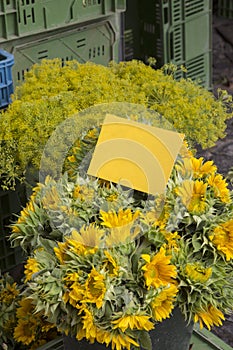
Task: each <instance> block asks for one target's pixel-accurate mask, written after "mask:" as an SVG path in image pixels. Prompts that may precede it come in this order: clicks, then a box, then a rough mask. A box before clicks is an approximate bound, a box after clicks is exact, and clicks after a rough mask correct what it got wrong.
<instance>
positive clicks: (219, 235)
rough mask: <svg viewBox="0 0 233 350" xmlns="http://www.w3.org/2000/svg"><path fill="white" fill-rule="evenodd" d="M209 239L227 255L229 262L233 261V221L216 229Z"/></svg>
mask: <svg viewBox="0 0 233 350" xmlns="http://www.w3.org/2000/svg"><path fill="white" fill-rule="evenodd" d="M209 238H210V240H211V241H212V242H213V244H214V245H215V246H216V247H217V249H218V250H219V251H221V252H223V253H224V254H225V255H226V259H227V261H229V260H230V259H233V220H230V221H227V222H225V223H223V224H221V225H219V226H217V227H215V229H214V231H213V234H211V235H210V236H209Z"/></svg>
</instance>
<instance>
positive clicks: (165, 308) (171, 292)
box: [151, 284, 178, 322]
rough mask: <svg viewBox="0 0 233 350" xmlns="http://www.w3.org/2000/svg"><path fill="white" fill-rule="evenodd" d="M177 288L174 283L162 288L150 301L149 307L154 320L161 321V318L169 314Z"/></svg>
mask: <svg viewBox="0 0 233 350" xmlns="http://www.w3.org/2000/svg"><path fill="white" fill-rule="evenodd" d="M177 293H178V289H177V287H176V286H175V285H174V284H171V285H170V286H169V287H168V288H165V289H163V290H162V291H161V292H160V293H159V294H158V295H157V296H156V297H155V298H154V299H153V301H152V303H151V308H152V312H153V317H154V319H155V320H156V321H159V322H161V321H162V320H163V319H166V318H168V317H170V316H169V315H170V314H171V312H172V309H173V308H174V301H175V298H176V295H177Z"/></svg>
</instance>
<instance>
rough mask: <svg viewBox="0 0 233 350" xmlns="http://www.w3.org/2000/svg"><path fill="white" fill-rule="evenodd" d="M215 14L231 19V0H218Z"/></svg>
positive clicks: (232, 4) (232, 16)
mask: <svg viewBox="0 0 233 350" xmlns="http://www.w3.org/2000/svg"><path fill="white" fill-rule="evenodd" d="M217 16H220V17H224V18H229V19H233V0H218V3H217Z"/></svg>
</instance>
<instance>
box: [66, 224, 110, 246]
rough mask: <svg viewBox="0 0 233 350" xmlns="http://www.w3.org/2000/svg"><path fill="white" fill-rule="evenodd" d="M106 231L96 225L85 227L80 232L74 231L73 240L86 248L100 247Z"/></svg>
mask: <svg viewBox="0 0 233 350" xmlns="http://www.w3.org/2000/svg"><path fill="white" fill-rule="evenodd" d="M104 234H105V231H104V230H103V229H101V228H99V227H98V226H96V225H94V224H90V225H89V226H83V227H82V228H81V229H80V231H79V232H78V231H76V230H73V231H72V235H71V237H72V239H74V240H75V241H77V242H80V243H81V244H83V245H84V246H88V247H98V246H99V245H100V243H101V240H102V239H103V237H104Z"/></svg>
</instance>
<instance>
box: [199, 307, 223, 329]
mask: <svg viewBox="0 0 233 350" xmlns="http://www.w3.org/2000/svg"><path fill="white" fill-rule="evenodd" d="M224 319H225V318H224V315H223V313H222V312H221V311H220V310H218V309H217V308H216V307H214V306H213V305H209V306H208V307H207V308H206V309H204V310H200V311H198V312H196V314H195V315H194V322H199V324H200V328H201V329H202V328H203V323H204V324H205V325H206V327H207V328H208V329H209V330H210V329H211V327H213V326H221V325H222V320H224Z"/></svg>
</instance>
